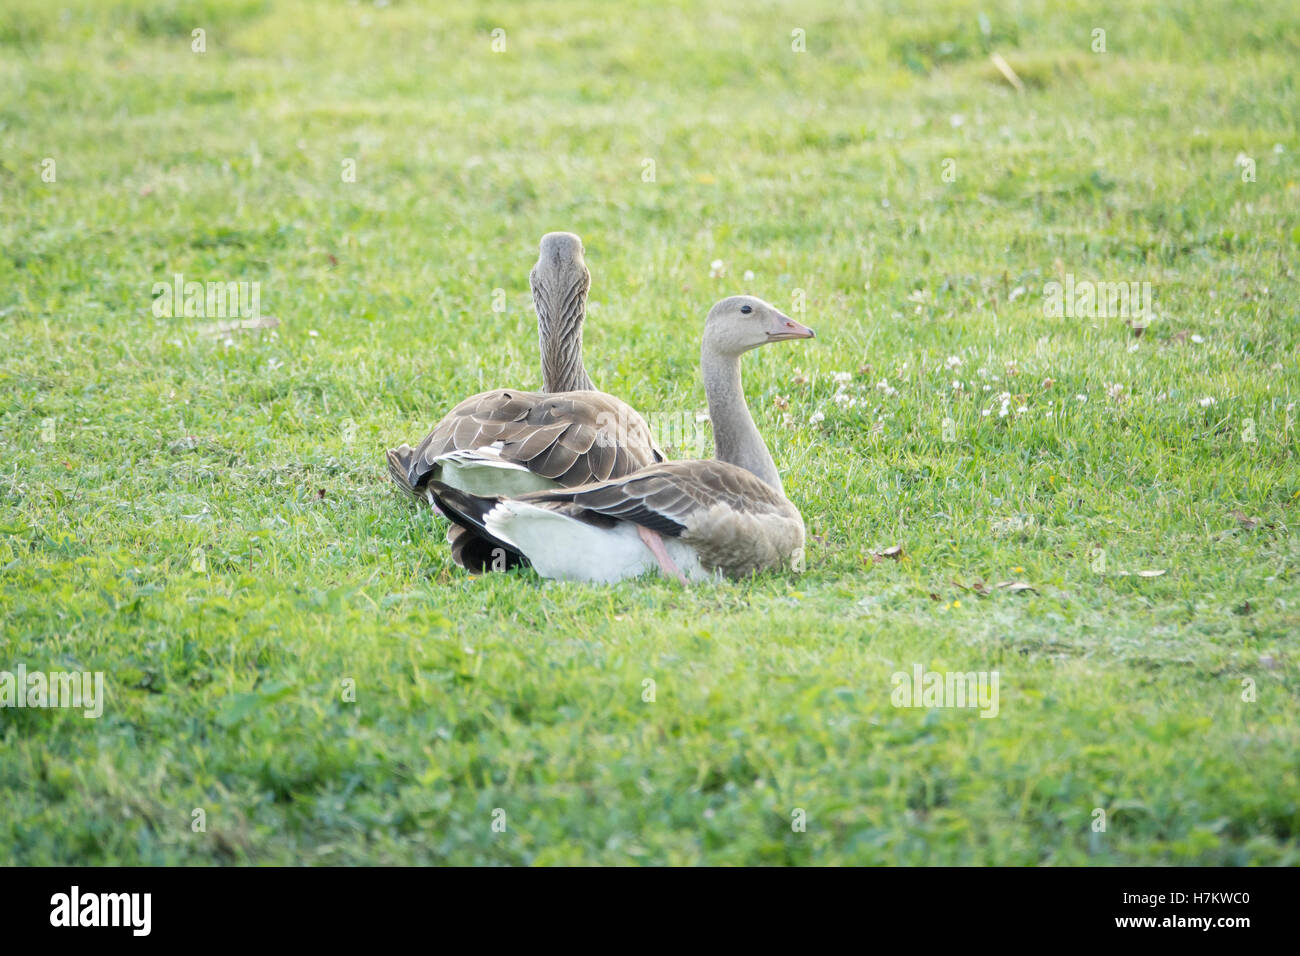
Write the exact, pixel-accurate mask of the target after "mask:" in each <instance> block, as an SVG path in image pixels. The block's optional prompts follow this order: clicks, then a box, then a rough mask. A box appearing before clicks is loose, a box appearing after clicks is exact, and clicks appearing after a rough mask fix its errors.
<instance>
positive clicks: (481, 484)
mask: <svg viewBox="0 0 1300 956" xmlns="http://www.w3.org/2000/svg"><path fill="white" fill-rule="evenodd" d="M528 283H529V286H530V287H531V289H532V292H533V303H534V305H535V306H536V309H537V330H538V342H539V345H540V349H541V356H542V390H541V391H540V392H532V391H524V390H520V389H509V388H508V389H495V390H493V391H490V392H482V393H480V394H478V395H472V396H470V397H469V398H467V399H465V400H464V401H462V402H461V403H460V404H459V405H457V406H456V407H455V408H453V409H452V410H451V411H450V412H448V413H447V415H446V416H444V417H443V419H442V420H441V421H440V422H438V424H437V425H435V426H434V428H433V430H432V431H430V432H429V434H428V435H427V436H426V437H425V438H424V440H423V441H421V442H420V443H419V444H418V445H417V446H416V447H415V448H411V447H410V446H409V445H407V444H402V445H399V446H398V447H396V448H392V449H389V451H388V452H387V460H388V471H389V474H390V475H391V476H392V478H393V481H394V482H395V483H396V484H397V486H398V487H399V488H400V489H401V490H402V491H404V492H405V493H406V494H408V495H410V496H411V497H413V498H415V499H417V500H421V501H428V502H430V503H433V499H432V497H431V496H430V494H429V492H428V486H429V483H430V482H431V481H435V480H436V481H439V482H442V483H444V484H446V485H448V486H450V487H453V488H459V489H461V490H464V491H467V492H471V493H475V494H508V495H515V494H522V493H525V492H530V491H538V490H545V489H552V488H562V487H569V486H573V485H580V484H585V483H588V482H592V481H602V480H605V479H608V478H618V477H621V476H623V475H627V474H630V473H631V472H633V471H636V470H637V469H639V468H642V467H645V466H646V465H649V464H652V463H654V462H660V461H664V460H665V456H664V454H663V452H661V451H660V450H659V449H658V448H657V447H656V446H655V444H654V442H653V440H652V438H651V435H650V428H649V426H648V425H647V424H646V422H645V419H644V418H642V417H641V415H640V414H638V413H637V412H636V411H635V410H634V409H633V408H632V407H631V406H629V405H628V404H627V403H626V402H624V401H622V400H620V399H618V398H615V397H614V396H612V395H607V394H606V393H604V392H600V391H596V389H595V386H594V385H593V384H592V381H591V378H590V376H589V375H588V374H587V370H586V367H585V366H584V365H583V361H582V328H583V322H584V320H585V318H586V306H587V291H588V289H589V288H590V287H591V273H590V272H589V271H588V270H587V265H586V262H585V260H584V251H583V247H582V240H581V239H579V238H578V237H577V236H576V235H574V234H573V233H570V232H551V233H547V234H546V235H545V236H543V237H542V241H541V246H540V252H539V255H538V259H537V264H536V265H535V266H534V267H533V269H532V271H531V272H530V273H529V276H528ZM435 507H436V506H435ZM447 537H448V541H449V542H450V543H451V545H452V555H453V558H454V559H455V560H456V563H457V564H459V565H461V566H462V567H467V568H481V567H483V566H485V565H486V562H487V561H488V560H489V556H490V555H491V551H490V549H489V550H483V549H482V547H481V544H482V542H481V541H477V540H475V539H474V537H473V536H466V535H464V534H463V532H462V531H461V530H460V529H458V528H456V527H455V526H453V527H452V528H451V529H449V531H448V536H447ZM510 564H511V562H510V561H509V560H508V561H507V564H506V565H505V566H510Z"/></svg>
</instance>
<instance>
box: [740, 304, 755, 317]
mask: <svg viewBox="0 0 1300 956" xmlns="http://www.w3.org/2000/svg"><path fill="white" fill-rule="evenodd" d="M740 311H741V312H742V313H743V314H744V315H749V313H751V312H753V311H754V307H753V306H752V305H742V306H741V307H740Z"/></svg>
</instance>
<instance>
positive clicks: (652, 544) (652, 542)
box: [636, 525, 690, 587]
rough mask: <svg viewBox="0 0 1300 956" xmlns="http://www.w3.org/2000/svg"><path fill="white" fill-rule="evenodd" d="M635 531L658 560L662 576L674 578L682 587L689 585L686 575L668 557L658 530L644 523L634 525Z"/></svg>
mask: <svg viewBox="0 0 1300 956" xmlns="http://www.w3.org/2000/svg"><path fill="white" fill-rule="evenodd" d="M636 533H637V534H639V535H640V536H641V540H642V541H644V542H645V546H646V547H647V548H649V549H650V552H651V553H652V554H653V555H654V556H655V560H656V561H658V562H659V569H660V570H661V571H663V573H664V577H668V578H676V579H677V580H678V581H681V582H682V587H690V582H689V581H687V580H686V575H684V574H682V572H681V569H680V568H678V567H677V565H676V564H675V563H674V562H673V559H672V558H670V557H668V550H667V549H666V548H665V547H664V539H663V538H661V537H660V536H659V532H658V531H651V530H650V529H649V528H647V527H645V526H644V525H637V526H636Z"/></svg>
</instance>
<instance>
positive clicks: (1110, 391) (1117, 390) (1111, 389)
mask: <svg viewBox="0 0 1300 956" xmlns="http://www.w3.org/2000/svg"><path fill="white" fill-rule="evenodd" d="M1123 394H1124V386H1123V385H1121V384H1119V382H1112V383H1111V384H1110V385H1107V386H1106V397H1107V398H1109V399H1110V400H1111V401H1112V402H1118V401H1119V398H1120V396H1121V395H1123Z"/></svg>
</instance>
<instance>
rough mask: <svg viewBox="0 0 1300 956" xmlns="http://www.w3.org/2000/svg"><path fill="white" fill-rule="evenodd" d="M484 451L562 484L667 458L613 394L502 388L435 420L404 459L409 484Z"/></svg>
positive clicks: (415, 486)
mask: <svg viewBox="0 0 1300 956" xmlns="http://www.w3.org/2000/svg"><path fill="white" fill-rule="evenodd" d="M480 449H490V450H491V454H492V456H493V457H494V458H498V459H500V460H501V461H503V462H507V463H510V464H513V465H517V466H521V467H523V468H526V469H528V470H529V471H531V472H533V473H534V474H537V475H540V476H541V477H543V478H547V479H550V480H552V481H554V482H556V483H557V484H559V485H561V486H564V487H569V486H572V485H579V484H586V483H589V482H593V481H605V480H608V479H610V478H618V477H621V476H623V475H627V474H630V473H631V472H634V471H636V470H637V469H639V468H643V467H645V466H646V465H650V464H653V463H655V462H659V461H663V460H664V455H663V453H662V452H661V451H659V449H658V448H656V447H655V445H654V442H653V441H652V440H651V437H650V429H649V426H647V425H646V423H645V419H643V418H642V417H641V416H640V415H639V414H637V412H636V411H635V410H633V409H632V408H631V407H630V406H629V405H628V404H627V403H626V402H624V401H622V400H620V399H617V398H615V397H614V396H612V395H607V394H605V393H604V392H596V391H582V392H560V393H547V392H526V391H519V390H516V389H496V390H495V391H491V392H483V393H481V394H478V395H474V396H471V397H470V398H467V399H465V401H463V402H461V403H460V404H459V405H457V406H456V407H455V408H453V409H452V410H451V411H450V412H449V413H448V414H447V415H446V416H445V417H444V418H443V419H442V421H440V422H439V423H438V424H437V425H436V426H434V429H433V431H431V432H430V433H429V434H428V436H427V437H425V439H424V441H422V442H420V444H419V445H418V446H416V448H415V449H414V450H413V451H412V452H411V453H410V455H409V456H406V458H405V459H404V460H406V462H407V465H408V467H407V482H406V483H407V484H409V486H410V487H411V488H412V489H415V490H416V491H417V492H418V490H419V489H420V488H421V487H422V486H423V485H424V484H425V483H427V482H428V480H429V479H430V478H431V477H437V475H436V472H437V469H438V460H439V458H440V457H442V456H444V455H447V454H450V453H452V452H461V451H463V452H473V451H476V450H480ZM398 460H399V461H401V460H403V459H402V458H401V457H399V459H398ZM390 461H391V459H390ZM399 483H400V482H399Z"/></svg>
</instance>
